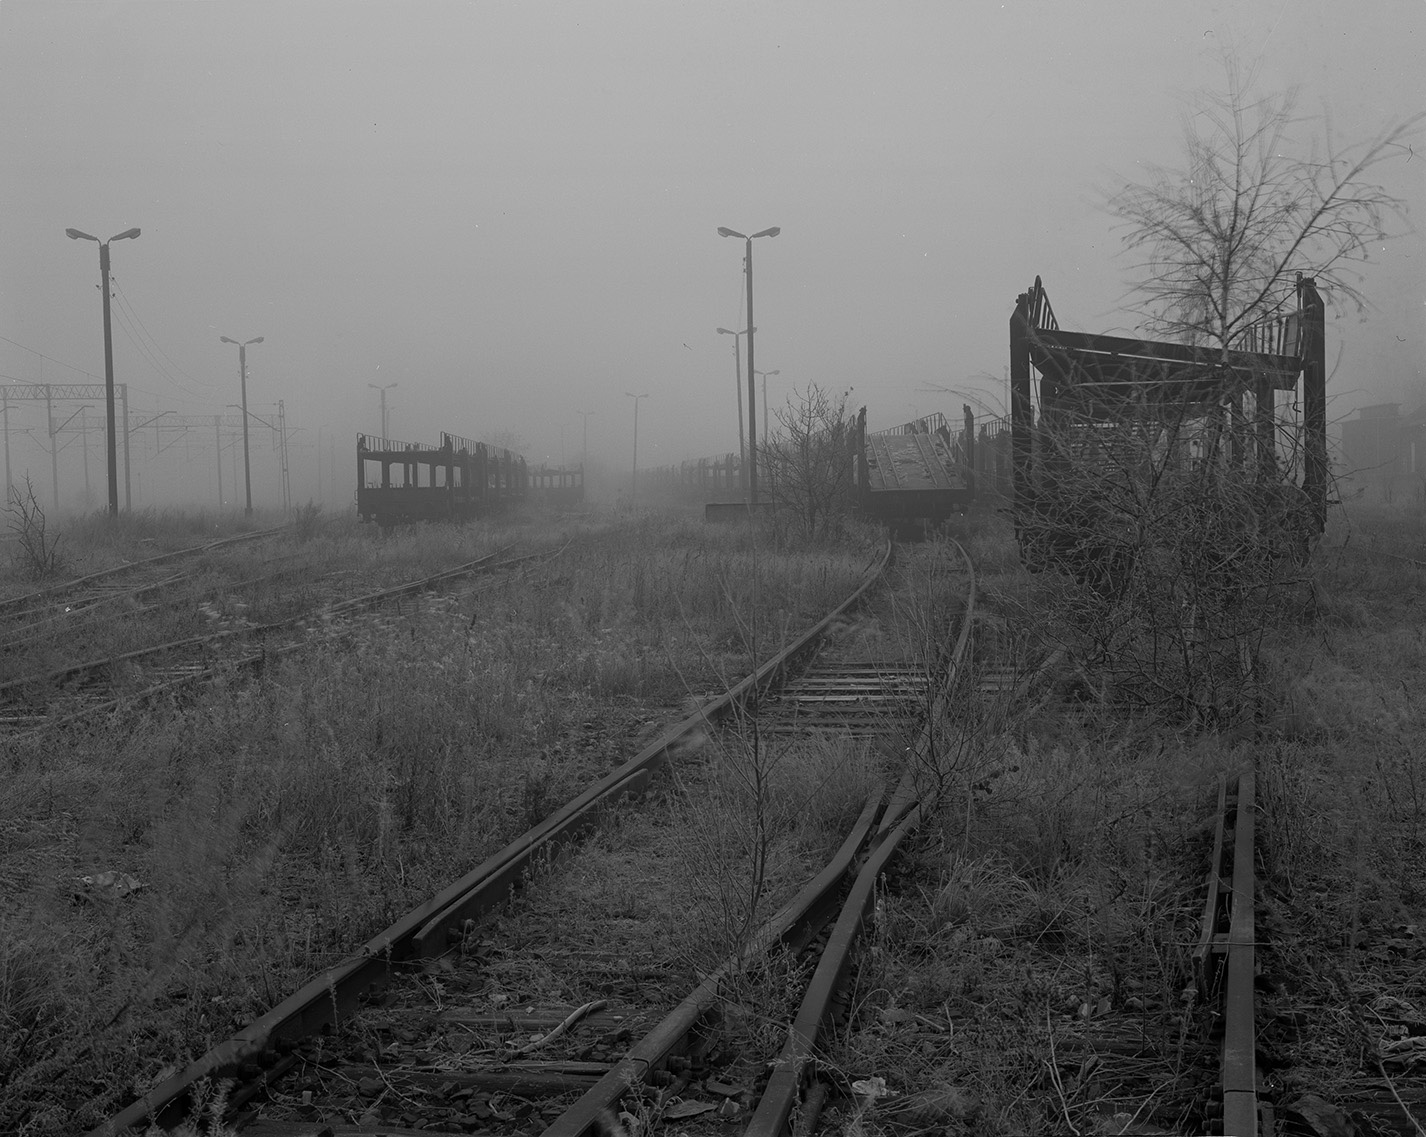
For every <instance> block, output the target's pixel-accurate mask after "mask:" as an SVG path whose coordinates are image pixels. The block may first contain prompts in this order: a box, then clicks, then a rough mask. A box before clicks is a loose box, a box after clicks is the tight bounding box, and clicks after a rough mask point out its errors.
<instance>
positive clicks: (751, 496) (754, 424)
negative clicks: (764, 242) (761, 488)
mask: <svg viewBox="0 0 1426 1137" xmlns="http://www.w3.org/2000/svg"><path fill="white" fill-rule="evenodd" d="M744 271H746V272H747V274H748V500H749V501H750V502H752V504H754V505H756V504H757V502H758V408H757V394H758V392H757V379H756V377H755V376H754V374H753V239H752V238H751V237H748V238H747V261H746V263H745V264H744Z"/></svg>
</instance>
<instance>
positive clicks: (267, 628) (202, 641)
mask: <svg viewBox="0 0 1426 1137" xmlns="http://www.w3.org/2000/svg"><path fill="white" fill-rule="evenodd" d="M510 547H511V546H508V545H507V546H506V547H505V548H503V549H497V550H495V551H494V552H492V553H487V554H486V555H485V556H483V557H478V558H476V559H475V560H473V561H468V562H467V563H465V564H463V565H459V566H457V567H456V568H453V569H443V570H442V571H441V572H439V573H434V574H432V575H431V576H426V577H422V578H421V579H419V580H415V581H407V582H405V583H403V584H399V585H395V586H393V587H391V588H387V589H382V590H380V591H377V592H371V593H367V594H366V595H364V596H358V597H355V598H353V599H351V600H344V601H341V602H340V603H337V604H332V605H329V606H327V607H325V608H322V609H321V610H320V611H319V612H317V613H316V614H315V616H316V617H330V616H336V615H345V614H347V613H350V612H353V611H357V610H359V609H361V608H369V607H373V606H375V605H376V604H379V603H382V602H384V601H386V600H391V599H395V598H396V597H399V596H406V595H409V594H412V593H418V592H424V591H427V590H429V589H430V588H432V587H434V586H435V585H437V584H440V583H442V582H444V581H447V580H451V579H454V578H457V577H460V576H469V575H471V574H473V573H475V572H478V571H482V570H489V569H493V568H503V567H506V566H508V565H511V564H519V563H521V562H522V561H524V560H528V559H531V558H534V557H538V556H544V555H550V554H546V553H531V554H528V555H527V556H526V557H517V558H515V559H514V560H511V561H501V562H498V563H497V564H494V565H492V564H490V563H489V562H490V561H491V559H492V558H494V557H498V556H499V555H500V554H501V553H503V552H507V551H508V550H509V548H510ZM560 551H563V550H560ZM313 618H314V613H311V612H303V613H301V614H299V615H297V616H292V617H289V618H288V619H286V620H277V621H274V622H273V623H270V624H254V625H252V626H250V627H247V628H242V629H232V628H229V629H225V630H223V631H218V632H209V633H207V634H205V635H201V636H189V637H187V638H185V639H181V640H169V641H167V642H165V643H161V644H153V645H151V646H149V647H141V648H135V649H134V650H133V651H126V652H120V653H119V654H117V655H108V656H105V657H104V658H102V659H91V660H87V661H85V662H84V663H76V664H71V665H69V666H67V667H57V668H55V669H53V670H51V671H45V672H40V673H38V674H35V675H27V676H25V677H24V678H22V679H11V680H7V681H6V682H4V683H0V698H3V697H4V695H5V694H6V693H8V692H10V691H16V690H24V689H29V688H32V687H34V686H35V685H36V684H40V683H51V684H52V683H61V682H64V681H65V680H68V679H75V678H78V677H80V676H85V675H92V674H94V673H95V672H99V671H103V670H105V669H110V668H113V667H116V666H119V665H120V664H125V663H136V662H139V661H140V660H144V659H148V658H151V657H153V656H157V655H166V654H169V653H172V652H175V651H178V650H181V649H184V648H194V647H202V646H205V645H217V644H221V643H223V642H224V641H227V640H232V639H249V638H252V637H254V636H262V635H269V634H271V633H273V632H278V631H282V630H284V629H287V628H291V627H293V626H295V625H297V624H300V623H302V622H303V621H305V620H310V619H313ZM269 654H270V653H269ZM120 701H122V700H120Z"/></svg>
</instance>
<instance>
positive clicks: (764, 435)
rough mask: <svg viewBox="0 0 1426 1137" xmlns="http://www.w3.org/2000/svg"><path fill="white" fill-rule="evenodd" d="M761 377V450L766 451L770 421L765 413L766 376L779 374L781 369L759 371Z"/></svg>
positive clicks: (770, 417) (770, 418) (769, 416)
mask: <svg viewBox="0 0 1426 1137" xmlns="http://www.w3.org/2000/svg"><path fill="white" fill-rule="evenodd" d="M758 374H759V375H761V376H762V379H763V452H764V453H766V452H767V428H768V424H769V423H771V422H772V416H771V415H770V414H768V413H767V377H768V376H769V375H781V374H782V372H781V371H759V372H758Z"/></svg>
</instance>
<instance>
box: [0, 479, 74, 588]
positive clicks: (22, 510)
mask: <svg viewBox="0 0 1426 1137" xmlns="http://www.w3.org/2000/svg"><path fill="white" fill-rule="evenodd" d="M5 512H6V513H7V514H9V520H8V521H7V522H6V525H7V527H8V528H9V530H10V532H11V533H13V534H14V535H15V547H14V548H13V549H12V550H11V554H10V555H11V558H12V559H13V560H14V563H15V567H16V568H18V569H19V570H20V571H21V572H23V573H24V574H25V576H27V577H28V578H29V579H30V580H49V579H50V578H51V577H55V576H58V575H59V574H60V572H61V571H62V570H63V568H64V562H63V561H62V560H61V559H60V555H59V537H57V536H55V535H53V534H51V533H50V532H49V531H48V528H47V527H46V522H45V511H44V510H43V509H42V508H41V507H40V503H39V502H38V501H36V500H35V487H34V484H33V483H32V482H31V481H30V478H29V475H28V474H27V475H25V485H24V488H23V490H22V489H21V488H20V487H19V486H12V487H11V488H10V500H9V502H8V503H7V505H6V506H5Z"/></svg>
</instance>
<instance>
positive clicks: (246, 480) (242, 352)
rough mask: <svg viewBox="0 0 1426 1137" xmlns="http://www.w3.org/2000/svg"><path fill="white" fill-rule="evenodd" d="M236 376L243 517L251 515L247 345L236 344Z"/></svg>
mask: <svg viewBox="0 0 1426 1137" xmlns="http://www.w3.org/2000/svg"><path fill="white" fill-rule="evenodd" d="M238 376H239V379H240V380H241V382H242V391H243V490H244V492H245V493H246V495H247V505H246V506H245V507H244V509H243V514H244V516H247V517H251V516H252V515H253V471H252V465H251V463H250V462H249V460H248V345H247V344H245V343H240V344H238Z"/></svg>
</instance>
